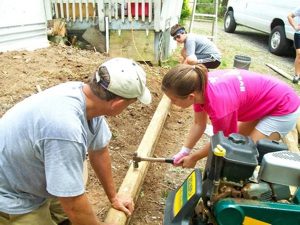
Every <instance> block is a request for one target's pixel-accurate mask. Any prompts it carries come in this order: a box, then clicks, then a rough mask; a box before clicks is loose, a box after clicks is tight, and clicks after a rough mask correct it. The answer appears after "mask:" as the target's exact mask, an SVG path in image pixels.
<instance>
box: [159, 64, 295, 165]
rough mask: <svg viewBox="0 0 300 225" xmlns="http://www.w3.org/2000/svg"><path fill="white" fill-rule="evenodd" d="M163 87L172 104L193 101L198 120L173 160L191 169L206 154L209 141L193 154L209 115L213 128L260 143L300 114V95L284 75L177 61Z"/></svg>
mask: <svg viewBox="0 0 300 225" xmlns="http://www.w3.org/2000/svg"><path fill="white" fill-rule="evenodd" d="M162 91H163V92H164V93H165V94H166V95H167V96H168V97H169V98H170V99H171V102H172V104H175V105H177V106H179V107H182V108H187V107H190V106H191V105H193V108H194V123H193V125H192V126H191V129H190V132H189V134H188V136H187V139H186V141H185V143H184V146H183V147H182V149H181V150H180V151H179V152H178V153H177V154H176V155H175V156H174V164H175V165H181V166H182V167H188V168H192V167H194V166H195V164H196V162H197V161H198V160H199V159H201V158H204V157H206V156H207V154H208V151H209V147H210V144H209V143H208V144H207V145H206V146H205V147H204V148H203V149H201V150H199V151H196V152H194V153H192V154H189V153H190V151H191V149H192V148H193V147H194V146H195V144H196V143H197V141H198V140H199V139H200V138H201V136H202V134H203V133H204V131H205V128H206V124H207V118H208V117H209V118H210V120H211V123H212V126H213V132H214V133H217V132H218V131H223V132H224V135H225V136H228V135H229V134H231V133H237V132H238V133H240V134H243V135H247V136H250V137H251V138H252V139H253V140H254V141H255V142H256V141H257V140H259V139H263V138H268V139H271V140H279V139H280V138H281V137H283V136H285V135H286V134H287V133H288V132H289V131H291V130H292V129H293V128H294V127H295V125H296V122H297V119H298V117H299V116H300V107H299V106H300V98H299V96H298V95H297V93H295V92H294V90H293V89H292V88H291V87H289V86H288V85H287V84H285V83H283V82H282V81H280V80H277V79H274V78H272V77H271V76H268V75H262V74H258V73H254V72H250V71H247V70H216V71H213V72H209V73H208V72H207V69H206V68H205V67H204V66H202V65H196V66H192V65H183V64H180V65H177V66H176V67H174V68H173V69H171V70H170V71H169V72H168V73H167V74H166V75H165V76H164V78H163V80H162Z"/></svg>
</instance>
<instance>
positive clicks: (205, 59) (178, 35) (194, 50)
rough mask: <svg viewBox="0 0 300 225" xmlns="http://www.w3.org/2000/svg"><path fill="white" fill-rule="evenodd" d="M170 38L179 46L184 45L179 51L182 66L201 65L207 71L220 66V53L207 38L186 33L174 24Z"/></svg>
mask: <svg viewBox="0 0 300 225" xmlns="http://www.w3.org/2000/svg"><path fill="white" fill-rule="evenodd" d="M170 33H171V36H172V37H173V38H174V40H175V41H177V43H179V44H184V47H183V48H182V50H181V56H182V57H183V60H182V61H181V63H183V64H190V65H196V64H203V65H205V66H206V68H208V69H215V68H217V67H218V66H219V65H220V64H221V53H220V51H219V49H218V48H217V46H216V45H215V44H214V43H213V42H211V41H210V40H209V39H208V38H206V37H204V36H201V35H197V34H193V33H187V32H186V31H185V28H184V27H182V26H180V25H179V24H176V25H174V26H172V27H171V32H170Z"/></svg>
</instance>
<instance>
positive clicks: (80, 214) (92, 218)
mask: <svg viewBox="0 0 300 225" xmlns="http://www.w3.org/2000/svg"><path fill="white" fill-rule="evenodd" d="M58 200H59V201H60V204H61V206H62V208H63V209H64V211H65V213H66V214H67V215H68V218H69V219H70V221H71V222H72V224H73V225H86V224H89V225H108V224H106V223H101V222H99V220H98V219H97V217H96V215H95V213H94V212H93V210H92V207H91V205H90V204H89V202H88V199H87V196H86V194H82V195H79V196H76V197H59V198H58Z"/></svg>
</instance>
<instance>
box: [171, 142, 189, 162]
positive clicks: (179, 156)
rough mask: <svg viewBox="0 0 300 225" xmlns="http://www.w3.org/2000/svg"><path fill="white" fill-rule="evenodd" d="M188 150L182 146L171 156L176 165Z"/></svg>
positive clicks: (187, 153)
mask: <svg viewBox="0 0 300 225" xmlns="http://www.w3.org/2000/svg"><path fill="white" fill-rule="evenodd" d="M190 152H191V149H189V148H187V147H184V146H183V147H182V148H181V150H180V151H179V152H178V153H177V154H176V155H174V156H173V159H174V165H178V164H179V163H181V159H182V158H183V157H185V156H188V155H189V154H190Z"/></svg>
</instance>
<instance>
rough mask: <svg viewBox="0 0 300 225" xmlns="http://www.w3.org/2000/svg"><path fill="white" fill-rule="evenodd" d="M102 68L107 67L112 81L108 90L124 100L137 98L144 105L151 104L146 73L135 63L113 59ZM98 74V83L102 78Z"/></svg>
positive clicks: (125, 59) (129, 60) (123, 59)
mask: <svg viewBox="0 0 300 225" xmlns="http://www.w3.org/2000/svg"><path fill="white" fill-rule="evenodd" d="M100 67H106V69H107V71H108V73H109V77H110V81H109V84H108V86H107V88H106V89H107V90H108V91H110V92H112V93H114V94H115V95H118V96H120V97H123V98H128V99H131V98H137V99H138V100H139V101H140V102H142V103H143V104H150V103H151V93H150V91H149V89H148V88H147V87H146V73H145V71H144V70H143V68H142V67H140V66H139V65H138V64H137V63H136V62H135V61H133V60H131V59H127V58H113V59H110V60H108V61H106V62H105V63H103V64H102V65H101V66H100ZM97 75H98V74H96V79H97V82H99V81H100V77H99V75H98V77H97Z"/></svg>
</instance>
